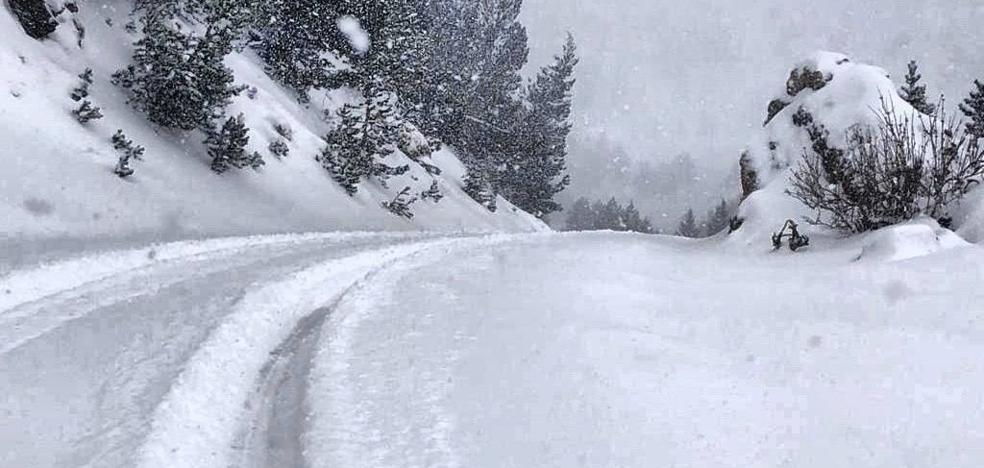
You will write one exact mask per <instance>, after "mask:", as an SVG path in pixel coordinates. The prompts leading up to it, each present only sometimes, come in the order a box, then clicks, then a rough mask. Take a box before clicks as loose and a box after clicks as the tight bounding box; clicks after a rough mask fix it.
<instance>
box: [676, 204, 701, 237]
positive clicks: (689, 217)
mask: <svg viewBox="0 0 984 468" xmlns="http://www.w3.org/2000/svg"><path fill="white" fill-rule="evenodd" d="M676 233H677V235H678V236H681V237H690V238H696V237H700V228H699V227H698V226H697V218H696V217H695V216H694V210H693V209H688V210H687V213H686V214H685V215H683V218H681V219H680V225H679V226H678V227H677V231H676Z"/></svg>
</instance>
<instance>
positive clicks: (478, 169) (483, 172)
mask: <svg viewBox="0 0 984 468" xmlns="http://www.w3.org/2000/svg"><path fill="white" fill-rule="evenodd" d="M491 172H492V171H491V170H490V169H489V168H488V167H484V165H483V164H481V163H480V162H479V163H477V164H476V165H473V166H472V168H471V169H469V170H468V172H467V173H466V174H465V187H464V191H465V193H466V194H467V195H468V196H469V197H471V198H472V200H475V201H476V202H478V203H479V204H481V205H482V206H484V207H485V208H487V209H488V210H489V211H491V212H493V213H495V211H496V209H497V201H498V198H497V197H498V196H497V195H496V191H495V187H494V186H493V184H492V176H491V175H490V174H491Z"/></svg>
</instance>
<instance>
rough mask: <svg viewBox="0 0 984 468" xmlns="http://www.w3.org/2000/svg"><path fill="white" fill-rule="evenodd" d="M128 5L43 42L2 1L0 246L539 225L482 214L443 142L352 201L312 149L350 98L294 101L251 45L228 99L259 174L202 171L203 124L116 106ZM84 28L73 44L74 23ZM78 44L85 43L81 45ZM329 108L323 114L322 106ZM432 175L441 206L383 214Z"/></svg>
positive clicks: (234, 58)
mask: <svg viewBox="0 0 984 468" xmlns="http://www.w3.org/2000/svg"><path fill="white" fill-rule="evenodd" d="M131 7H132V5H131V2H130V1H128V0H117V1H109V2H100V3H99V4H88V3H85V4H82V5H81V11H79V12H78V13H77V14H75V15H72V14H70V13H68V12H63V13H62V14H61V15H59V18H58V19H59V21H61V22H63V23H66V24H62V26H61V27H59V28H58V29H57V30H56V31H55V32H54V33H53V34H52V35H51V36H50V37H49V38H48V39H46V40H43V41H37V40H34V39H32V38H30V37H29V36H27V35H26V34H25V33H24V32H23V30H22V28H21V27H20V25H19V24H18V23H17V21H16V19H15V18H14V17H13V16H12V15H11V13H10V11H8V9H7V8H0V31H3V33H2V35H3V40H2V41H0V88H2V90H0V141H2V142H3V144H2V145H0V162H2V170H0V219H3V220H4V221H3V226H2V228H0V243H11V244H12V243H16V242H20V241H23V240H24V239H37V238H44V239H53V238H106V237H119V238H123V237H126V238H136V239H145V238H153V239H167V240H170V239H179V238H186V237H192V236H202V235H207V236H216V235H245V234H260V233H279V232H296V231H327V230H331V231H335V230H356V229H359V230H442V231H502V230H509V231H512V230H542V229H546V228H545V226H544V225H543V224H542V223H541V222H540V221H538V220H536V219H535V218H534V217H532V216H530V215H528V214H526V213H524V212H521V211H519V210H518V209H515V208H514V207H513V206H512V205H510V204H509V203H508V202H506V201H504V200H499V203H500V205H499V206H500V210H499V211H498V212H497V213H490V212H488V211H487V210H485V209H484V208H483V207H482V206H480V205H478V204H477V203H474V202H473V201H472V200H471V199H470V198H469V197H468V196H467V195H465V194H464V192H462V190H461V186H462V183H461V178H462V176H463V174H464V168H463V166H462V165H461V163H460V162H459V161H458V159H457V158H456V156H455V155H454V154H452V153H451V152H449V151H447V150H443V151H440V152H438V153H436V154H435V155H433V157H432V159H427V160H426V162H427V163H429V164H433V165H436V166H438V167H439V168H441V169H442V170H443V173H442V174H441V175H438V176H432V175H430V174H429V173H428V172H427V171H426V170H424V168H422V167H421V166H420V165H418V164H417V163H415V162H414V161H412V160H411V159H410V158H408V157H407V156H406V155H404V154H403V153H401V152H397V153H396V154H394V155H392V156H391V157H390V158H391V160H390V161H389V162H391V163H394V164H410V166H411V171H410V172H409V173H407V174H405V175H403V176H400V177H395V178H393V179H391V180H390V182H389V184H388V188H384V187H382V186H380V185H378V184H365V185H364V186H363V187H362V190H360V192H359V193H358V194H357V195H356V196H355V197H352V198H350V197H348V196H347V195H346V194H345V192H344V191H343V190H342V189H341V188H340V187H338V186H337V185H336V184H335V183H334V182H333V181H332V180H331V178H330V176H329V174H328V173H327V171H325V170H324V169H323V168H322V167H321V166H320V165H319V163H318V162H316V161H315V160H314V157H315V155H317V154H318V153H319V151H320V150H321V149H322V147H323V146H324V142H323V140H322V139H321V136H322V135H324V134H325V133H326V132H327V130H328V128H329V125H330V123H329V122H326V121H325V118H324V117H323V116H325V115H333V111H334V110H335V109H337V108H338V107H339V106H341V105H342V104H343V103H344V102H345V100H346V98H347V94H348V93H346V92H345V91H344V90H342V91H337V92H333V93H320V94H315V95H314V96H313V99H312V103H311V104H308V105H302V104H299V103H298V102H297V100H296V98H295V97H294V96H293V95H292V94H291V93H290V92H288V91H287V90H285V89H284V88H283V87H281V86H280V85H279V84H278V83H276V82H274V81H273V80H271V79H270V78H269V77H267V75H266V74H265V73H264V71H263V67H262V66H261V65H260V63H259V60H258V59H257V58H256V57H255V56H254V54H253V53H252V52H250V51H249V50H248V49H246V50H244V51H242V52H236V53H233V54H231V55H230V56H229V57H227V59H226V63H227V65H228V66H229V67H230V68H231V69H233V70H234V71H235V75H236V82H237V84H243V85H246V86H248V87H249V88H248V89H249V91H248V92H244V93H242V94H241V95H240V96H239V97H238V98H236V100H235V102H234V103H233V104H232V106H230V108H229V113H230V115H236V114H238V113H240V112H242V113H244V114H245V116H246V123H247V125H248V126H249V128H250V142H249V148H248V150H249V151H250V152H252V151H258V152H260V153H261V154H262V155H263V156H264V159H266V163H267V164H266V166H264V167H263V168H262V169H260V170H259V171H252V170H244V171H240V172H237V173H226V174H223V175H217V174H214V173H212V172H211V171H209V169H208V161H207V156H206V154H205V148H204V146H203V145H202V144H201V141H202V139H203V135H201V134H200V133H199V132H188V133H178V132H173V131H169V130H166V129H161V128H157V127H155V126H153V125H150V124H148V122H147V120H146V119H145V118H144V116H143V115H141V114H140V113H138V112H136V111H134V110H133V109H131V107H130V106H128V105H127V104H126V98H125V96H124V95H123V93H122V92H121V91H120V90H119V89H118V88H117V87H115V86H114V85H113V84H112V83H111V82H110V76H111V75H112V74H113V73H114V72H115V71H116V70H118V69H120V68H122V67H123V66H124V65H125V64H127V63H128V62H129V60H130V55H131V52H132V46H131V44H132V43H133V41H134V39H135V37H136V35H135V33H131V32H128V31H127V29H128V28H127V27H126V25H127V23H128V22H130V21H132V20H133V18H131V17H129V15H130V11H131ZM74 20H77V21H78V22H79V24H81V25H82V26H83V27H84V28H85V31H86V32H85V35H84V39H80V38H79V36H78V34H77V32H76V31H75V30H74V29H73V27H72V21H74ZM79 42H81V44H82V46H81V47H80V46H79ZM86 68H91V69H92V70H93V71H94V74H93V77H94V84H93V85H92V87H91V95H90V97H89V99H91V100H92V101H93V104H94V105H95V106H98V107H101V108H102V113H103V114H104V115H105V117H104V118H102V119H100V120H95V121H92V122H89V123H88V124H86V125H84V126H83V125H80V124H79V123H78V122H77V121H76V120H75V119H74V118H73V116H72V115H71V113H70V111H71V109H72V108H73V107H74V106H76V105H77V103H75V102H73V101H72V100H71V99H69V93H70V92H71V90H72V88H73V87H75V86H76V85H77V84H78V82H79V79H78V77H77V75H78V74H79V73H81V72H82V71H83V70H84V69H86ZM326 111H327V113H326ZM276 126H280V127H285V128H289V129H291V130H292V134H293V135H292V139H291V141H289V142H288V146H289V151H290V154H289V156H287V157H284V158H277V157H275V156H273V155H271V154H269V150H268V146H269V144H270V142H271V141H273V140H274V139H276V138H278V134H277V131H276V129H275V127H276ZM117 129H122V130H123V131H124V132H125V134H126V136H127V137H128V138H130V139H132V140H133V141H134V143H135V144H138V145H142V146H144V147H146V154H145V156H144V160H143V161H137V162H134V163H133V164H132V167H133V168H134V169H135V170H136V173H135V174H134V175H133V176H132V177H130V178H127V179H119V178H118V177H116V176H115V175H114V174H113V172H112V171H113V168H114V165H115V163H116V160H117V153H116V151H115V150H114V149H113V146H112V144H111V142H110V138H111V136H112V135H113V134H114V133H115V132H116V130H117ZM435 181H436V182H437V184H438V186H439V187H440V190H441V191H442V192H443V193H444V195H445V197H444V199H443V200H441V202H440V203H438V204H435V203H433V202H431V201H418V202H417V203H416V204H414V205H413V211H414V212H415V214H416V216H415V217H414V218H413V220H406V219H403V218H400V217H397V216H395V215H393V214H392V213H390V212H388V211H386V210H385V209H383V208H382V207H381V206H380V204H381V203H382V202H384V201H389V200H391V199H393V197H394V196H395V195H396V194H397V193H398V192H400V191H401V190H402V189H403V188H404V187H407V186H409V187H410V188H411V190H412V193H414V194H419V193H420V192H421V191H425V190H427V189H428V188H430V187H431V185H432V183H433V182H435Z"/></svg>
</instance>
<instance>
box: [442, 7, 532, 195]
mask: <svg viewBox="0 0 984 468" xmlns="http://www.w3.org/2000/svg"><path fill="white" fill-rule="evenodd" d="M521 6H522V1H521V0H489V1H488V2H462V4H461V5H460V7H459V8H460V10H459V11H458V15H460V17H459V21H461V22H463V23H464V24H463V25H459V26H460V29H459V30H460V31H462V32H463V33H462V34H461V35H460V37H457V38H455V40H456V41H457V42H456V43H455V47H456V48H457V49H456V51H455V55H452V56H451V57H450V58H449V59H450V60H451V61H452V63H454V64H455V67H456V69H455V70H454V72H453V73H452V75H451V81H450V82H449V83H448V84H449V86H450V87H451V89H450V93H449V94H450V99H452V100H453V101H454V102H453V103H452V104H451V106H449V107H450V111H449V112H447V113H446V114H445V115H444V117H443V120H444V122H443V123H442V125H441V127H442V129H443V131H444V132H445V134H444V135H441V137H442V139H443V140H445V141H446V142H448V143H450V144H451V145H453V146H455V148H456V149H457V150H458V151H459V154H460V155H461V156H462V159H463V162H464V163H465V166H466V167H467V168H468V170H469V172H471V171H476V170H480V171H483V172H484V174H483V175H482V176H481V177H482V178H484V179H486V180H487V181H488V183H489V186H490V187H491V191H492V192H494V193H495V194H499V193H501V191H502V188H503V177H504V175H505V173H506V172H507V171H510V170H513V168H514V166H515V163H516V161H518V160H519V159H520V158H521V154H522V147H521V145H520V144H519V143H520V141H519V140H520V132H519V131H518V129H519V128H520V126H521V123H522V119H523V115H524V109H523V103H522V101H521V87H522V78H521V75H520V71H521V70H522V68H523V66H524V65H525V64H526V60H527V57H528V55H529V49H528V47H527V37H526V29H525V28H524V27H523V26H522V24H520V23H519V19H518V17H519V13H520V8H521Z"/></svg>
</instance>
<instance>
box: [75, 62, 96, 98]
mask: <svg viewBox="0 0 984 468" xmlns="http://www.w3.org/2000/svg"><path fill="white" fill-rule="evenodd" d="M91 85H92V69H91V68H88V67H86V69H85V70H83V71H82V73H80V74H79V85H78V86H77V87H75V89H73V90H72V94H71V97H72V100H73V101H75V102H79V101H81V100H83V99H85V98H87V97H89V86H91Z"/></svg>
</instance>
